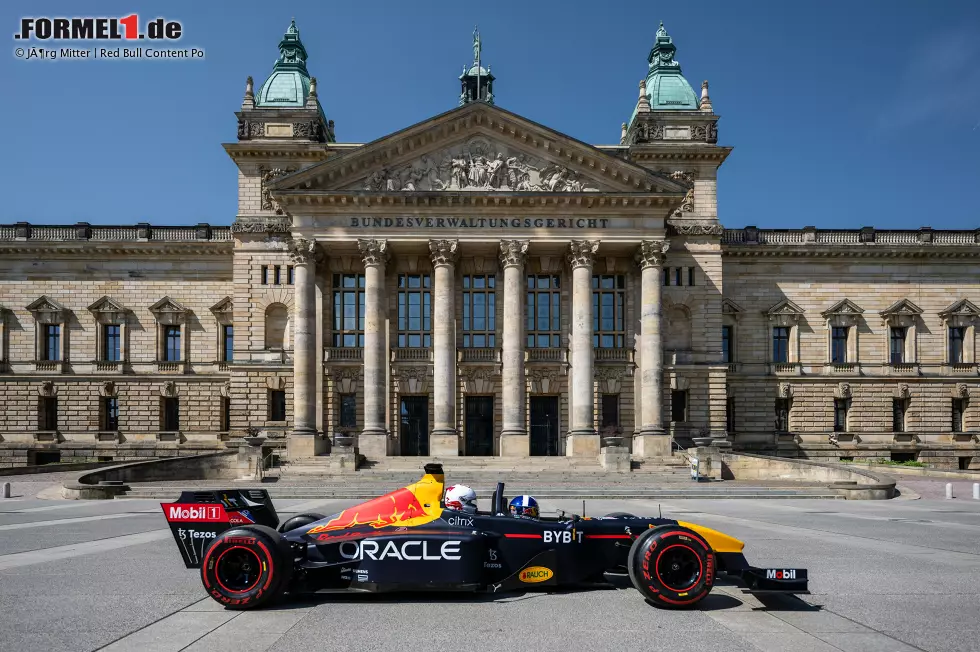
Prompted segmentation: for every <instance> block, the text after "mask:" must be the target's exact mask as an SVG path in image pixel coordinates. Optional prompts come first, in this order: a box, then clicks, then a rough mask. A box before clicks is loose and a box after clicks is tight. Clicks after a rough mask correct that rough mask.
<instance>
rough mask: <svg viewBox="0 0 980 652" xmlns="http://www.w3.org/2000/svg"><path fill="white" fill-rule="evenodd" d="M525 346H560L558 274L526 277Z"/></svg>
mask: <svg viewBox="0 0 980 652" xmlns="http://www.w3.org/2000/svg"><path fill="white" fill-rule="evenodd" d="M527 346H528V348H531V349H533V348H539V349H547V348H558V347H560V346H561V279H560V278H559V277H558V276H552V275H548V276H528V277H527Z"/></svg>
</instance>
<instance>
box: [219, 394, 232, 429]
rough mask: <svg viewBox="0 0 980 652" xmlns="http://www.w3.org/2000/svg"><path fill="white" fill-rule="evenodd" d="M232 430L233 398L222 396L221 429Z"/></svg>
mask: <svg viewBox="0 0 980 652" xmlns="http://www.w3.org/2000/svg"><path fill="white" fill-rule="evenodd" d="M229 430H231V399H230V398H228V397H226V396H222V397H221V431H222V432H228V431H229Z"/></svg>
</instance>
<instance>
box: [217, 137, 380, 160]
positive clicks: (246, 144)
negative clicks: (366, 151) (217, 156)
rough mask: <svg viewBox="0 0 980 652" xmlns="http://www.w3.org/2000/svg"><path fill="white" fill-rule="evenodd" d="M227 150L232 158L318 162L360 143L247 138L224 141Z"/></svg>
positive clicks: (351, 148)
mask: <svg viewBox="0 0 980 652" xmlns="http://www.w3.org/2000/svg"><path fill="white" fill-rule="evenodd" d="M221 146H222V147H224V149H225V152H227V153H228V156H230V157H231V158H232V160H234V161H236V162H238V161H246V160H250V159H269V158H278V159H297V160H303V161H309V162H310V163H318V162H320V161H325V160H327V159H328V158H331V157H333V156H338V155H340V154H344V153H346V152H349V151H352V150H356V149H358V148H360V147H362V146H363V145H361V144H359V143H304V142H288V141H261V140H246V141H242V142H240V143H223V144H222V145H221Z"/></svg>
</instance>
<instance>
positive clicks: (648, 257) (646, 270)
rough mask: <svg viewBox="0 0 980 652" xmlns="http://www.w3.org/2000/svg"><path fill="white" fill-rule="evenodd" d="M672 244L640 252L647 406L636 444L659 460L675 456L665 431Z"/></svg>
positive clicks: (645, 244)
mask: <svg viewBox="0 0 980 652" xmlns="http://www.w3.org/2000/svg"><path fill="white" fill-rule="evenodd" d="M668 246H669V243H667V242H666V241H663V240H644V241H642V242H641V243H640V248H639V250H638V251H637V252H636V262H637V263H638V264H639V266H640V270H641V271H640V275H641V280H640V283H641V292H640V302H641V305H640V329H641V330H642V332H643V337H642V338H641V339H640V395H639V397H638V399H637V400H638V402H639V403H642V404H643V411H642V419H643V424H642V425H641V426H640V434H639V436H637V437H636V440H635V442H634V445H633V453H634V454H635V455H637V456H639V457H659V456H667V455H670V454H671V449H670V437H669V436H667V433H666V432H665V431H664V428H663V417H662V415H661V411H662V409H663V391H662V385H663V373H664V369H663V366H664V365H663V350H662V348H661V341H660V306H661V300H660V287H661V284H662V283H663V264H664V254H665V253H666V252H667V248H668Z"/></svg>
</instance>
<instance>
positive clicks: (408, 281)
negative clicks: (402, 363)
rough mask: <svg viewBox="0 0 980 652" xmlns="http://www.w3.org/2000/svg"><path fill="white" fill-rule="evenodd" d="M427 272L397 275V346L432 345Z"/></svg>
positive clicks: (412, 347) (429, 282)
mask: <svg viewBox="0 0 980 652" xmlns="http://www.w3.org/2000/svg"><path fill="white" fill-rule="evenodd" d="M430 288H431V280H430V277H429V275H428V274H399V275H398V347H399V348H402V349H404V348H410V349H415V348H428V347H430V346H432V291H431V289H430Z"/></svg>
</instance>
